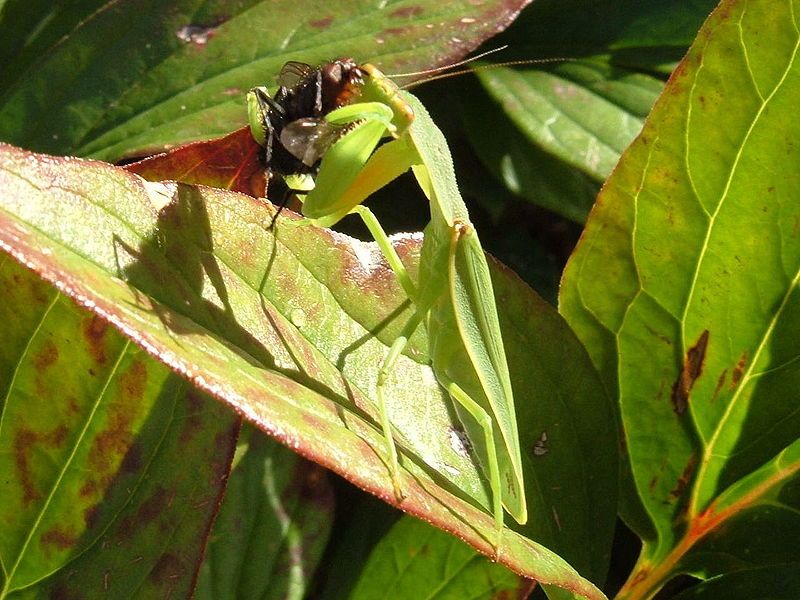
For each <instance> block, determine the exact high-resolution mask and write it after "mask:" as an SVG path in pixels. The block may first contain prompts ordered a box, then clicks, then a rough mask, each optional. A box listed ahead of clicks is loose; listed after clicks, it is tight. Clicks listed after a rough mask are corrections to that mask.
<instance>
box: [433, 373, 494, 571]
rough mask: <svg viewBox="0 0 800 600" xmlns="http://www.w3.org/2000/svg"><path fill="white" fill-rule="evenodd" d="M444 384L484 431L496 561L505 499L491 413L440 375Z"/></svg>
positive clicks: (452, 396)
mask: <svg viewBox="0 0 800 600" xmlns="http://www.w3.org/2000/svg"><path fill="white" fill-rule="evenodd" d="M437 377H438V378H439V379H440V381H441V382H442V384H443V385H444V386H445V388H446V389H447V391H448V392H449V393H450V397H451V398H453V400H455V401H456V402H458V403H459V404H460V405H461V406H462V407H463V408H464V409H465V410H466V411H467V412H468V413H469V414H470V415H472V417H473V418H474V419H475V421H476V422H477V423H478V425H480V427H481V429H482V430H483V435H484V441H485V443H486V451H487V453H488V457H487V458H488V461H487V463H488V464H487V467H488V470H489V485H490V487H491V490H492V514H493V515H494V522H495V526H496V528H497V530H496V537H495V540H494V549H495V560H497V559H499V558H500V542H501V539H502V534H503V498H502V493H501V490H502V488H501V486H500V465H499V462H498V459H497V450H496V449H495V445H494V426H493V424H492V418H491V417H490V416H489V413H487V412H486V410H485V409H484V408H483V407H482V406H481V405H480V404H478V403H477V402H475V400H473V399H472V398H471V397H470V396H469V394H467V392H465V391H464V390H463V388H461V386H459V385H458V384H457V383H455V382H454V381H452V380H450V379H449V378H448V377H447V376H445V375H442V374H438V375H437Z"/></svg>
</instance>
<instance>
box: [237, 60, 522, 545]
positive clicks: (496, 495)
mask: <svg viewBox="0 0 800 600" xmlns="http://www.w3.org/2000/svg"><path fill="white" fill-rule="evenodd" d="M298 65H301V66H298ZM331 65H338V66H337V67H335V69H334V71H336V72H335V74H334V77H333V79H336V81H337V83H338V84H340V85H339V86H338V87H336V88H335V89H336V91H335V92H327V94H328V95H329V96H330V95H333V96H335V98H336V99H335V100H334V101H333V102H331V101H330V98H327V100H328V104H333V105H334V106H335V107H330V106H329V107H326V106H325V101H326V93H325V92H326V89H333V88H332V86H331V85H328V88H326V83H325V77H326V76H327V75H330V73H331ZM336 69H338V71H337V70H336ZM301 72H302V73H304V78H298V77H296V75H297V74H298V73H301ZM282 73H283V74H284V75H285V74H287V73H288V74H289V75H291V77H289V78H288V80H286V81H287V83H289V85H288V86H282V87H281V89H280V90H279V92H278V94H276V97H275V98H274V99H273V98H271V97H270V96H269V94H268V93H267V92H266V90H265V89H264V88H254V89H253V90H251V92H250V93H249V94H248V111H249V117H250V128H251V131H252V133H253V136H254V138H255V139H256V140H257V141H258V142H259V143H260V144H261V145H262V146H264V147H265V151H266V154H267V158H268V162H269V157H270V156H272V155H275V153H284V152H288V154H289V155H290V156H291V157H292V158H291V159H290V160H289V161H288V163H292V164H291V165H289V164H287V161H286V160H285V158H284V159H281V161H280V164H279V165H278V174H279V175H282V176H283V177H284V179H285V181H286V184H287V186H288V187H289V189H290V190H292V191H295V192H298V193H301V194H303V195H304V196H305V197H304V199H303V207H302V212H303V215H304V216H305V218H306V219H307V220H308V221H309V222H310V223H312V224H314V225H317V226H321V227H331V226H333V225H334V224H336V223H337V222H338V221H339V220H340V219H342V218H343V217H345V216H346V215H348V214H351V213H355V214H358V215H359V216H360V217H361V218H362V220H363V221H364V223H365V225H366V226H367V228H368V229H369V231H370V233H371V235H372V236H373V238H374V239H375V241H376V243H377V244H378V247H379V248H380V250H381V252H382V253H383V255H384V257H385V258H386V260H387V262H388V264H389V266H390V267H391V269H392V270H393V272H394V273H395V274H396V276H397V278H398V280H399V282H400V284H401V286H402V288H403V290H404V292H405V293H406V295H407V296H408V298H409V299H410V300H411V301H412V303H413V305H414V308H415V310H414V313H413V315H412V316H411V318H410V319H409V321H408V322H407V323H406V324H405V326H404V327H403V329H402V332H401V334H400V335H399V336H398V337H397V338H396V339H395V340H394V342H393V343H392V344H391V346H390V348H389V351H388V354H387V356H386V358H385V360H384V362H383V364H382V366H381V368H380V371H379V373H378V377H377V383H376V393H375V396H376V400H377V408H378V413H379V415H380V426H381V428H382V430H383V435H384V438H385V443H386V447H385V452H386V457H387V462H388V464H389V470H390V476H391V480H392V484H393V487H394V490H395V495H396V496H397V498H398V500H402V498H403V496H404V494H403V490H402V486H401V484H400V464H399V457H398V451H397V447H396V444H395V439H394V436H393V434H392V424H391V422H390V420H389V416H388V413H387V410H386V402H385V387H386V382H387V379H388V378H389V376H390V374H391V373H392V370H393V368H394V367H395V364H396V362H397V360H398V358H399V357H400V355H401V354H402V353H403V351H404V349H405V347H406V345H407V343H408V340H409V339H410V337H411V335H412V334H413V333H414V331H415V330H416V329H417V328H418V327H419V326H420V325H422V324H424V325H425V326H426V328H427V332H428V340H429V348H428V350H429V357H430V364H431V367H432V369H433V371H434V374H435V375H436V378H437V380H438V382H439V384H440V385H441V386H442V387H443V388H444V389H445V390H446V391H447V393H448V394H449V396H450V398H451V399H452V400H453V401H454V403H455V406H456V408H457V412H458V414H459V418H460V419H461V420H462V422H463V424H464V427H465V429H466V431H467V434H468V435H469V438H470V440H471V442H472V444H473V445H474V447H475V449H476V454H477V457H478V462H479V464H480V466H481V468H482V470H483V471H484V474H485V476H486V477H487V479H488V481H489V485H490V490H491V502H492V514H493V516H494V520H495V523H496V526H497V531H498V539H497V542H496V545H495V547H496V549H497V551H498V552H499V543H500V532H501V531H502V527H503V509H504V508H505V510H506V511H507V512H508V513H509V514H510V515H511V516H512V517H513V518H514V519H515V520H516V521H517V522H519V523H520V524H523V523H525V522H526V521H527V507H526V502H525V492H524V482H523V475H522V461H521V456H520V447H519V436H518V432H517V421H516V416H515V410H514V400H513V393H512V389H511V379H510V376H509V371H508V365H507V362H506V356H505V350H504V346H503V339H502V335H501V332H500V325H499V319H498V315H497V307H496V304H495V299H494V293H493V289H492V283H491V279H490V276H489V267H488V264H487V261H486V256H485V254H484V252H483V249H482V247H481V244H480V241H479V239H478V235H477V233H476V231H475V228H474V226H473V225H472V223H471V222H470V220H469V215H468V213H467V208H466V206H465V204H464V201H463V199H462V198H461V194H460V192H459V190H458V186H457V183H456V179H455V173H454V169H453V162H452V158H451V155H450V150H449V148H448V146H447V142H446V140H445V138H444V135H443V134H442V132H441V131H440V130H439V129H438V128H437V127H436V125H435V124H434V123H433V120H432V119H431V118H430V116H429V115H428V112H427V111H426V110H425V108H424V107H423V106H422V104H421V103H420V102H419V100H417V99H416V98H415V97H414V96H413V95H411V94H410V93H408V92H405V91H402V90H400V89H399V88H398V87H397V85H395V84H394V82H393V81H391V79H389V78H388V77H387V76H386V75H384V74H383V73H381V72H380V71H379V70H378V69H377V68H376V67H374V66H372V65H369V64H366V65H356V64H355V63H354V62H353V61H351V60H349V59H342V60H340V61H335V62H333V63H327V64H326V65H324V66H322V67H320V69H318V70H314V69H312V68H311V67H308V70H305V69H303V68H302V63H287V65H286V66H285V67H284V71H283V72H282ZM328 83H330V82H328ZM292 86H294V87H292ZM334 87H335V86H334ZM387 137H388V138H391V140H390V141H388V142H386V143H384V144H383V145H380V147H378V145H379V143H380V141H381V140H382V139H383V138H387ZM376 148H377V150H376ZM292 161H294V162H292ZM320 161H321V162H320ZM409 169H411V170H412V172H413V173H414V176H415V177H416V179H417V182H418V183H419V185H420V187H421V188H422V190H423V192H424V193H425V195H426V197H427V198H428V200H429V202H430V214H431V219H430V222H429V224H428V225H427V227H426V228H425V232H424V238H423V244H422V251H421V257H420V264H419V273H418V281H417V283H416V284H415V283H414V282H413V281H412V279H411V277H410V276H409V274H408V272H407V271H406V269H405V267H404V266H403V263H402V262H401V260H400V258H399V256H398V254H397V252H396V251H395V249H394V248H393V246H392V244H391V241H390V239H389V237H388V236H387V234H386V233H385V231H384V230H383V228H382V226H381V225H380V223H379V222H378V220H377V219H376V218H375V216H374V215H373V214H372V212H371V211H370V210H369V209H367V208H366V207H364V206H363V205H362V203H363V202H364V201H365V200H366V199H367V197H368V196H369V195H370V194H372V193H373V192H375V191H377V190H378V189H380V188H382V187H383V186H385V185H386V184H388V183H389V182H390V181H392V180H393V179H395V178H396V177H398V176H399V175H401V174H402V173H404V172H405V171H407V170H409ZM317 170H318V171H317ZM315 173H316V175H315Z"/></svg>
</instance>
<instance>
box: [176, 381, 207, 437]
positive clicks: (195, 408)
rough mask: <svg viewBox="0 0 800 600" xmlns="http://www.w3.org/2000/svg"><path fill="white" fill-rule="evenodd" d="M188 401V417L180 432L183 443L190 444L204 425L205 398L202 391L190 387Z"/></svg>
mask: <svg viewBox="0 0 800 600" xmlns="http://www.w3.org/2000/svg"><path fill="white" fill-rule="evenodd" d="M186 402H187V404H188V405H189V406H188V407H187V409H186V419H185V420H184V422H183V428H182V429H181V433H180V438H179V439H180V443H181V444H188V443H189V442H190V441H191V440H192V438H194V436H195V434H196V433H197V432H198V431H200V429H202V427H203V419H202V416H201V411H202V406H203V399H202V398H201V397H200V393H199V392H198V391H197V390H196V389H190V390H189V391H188V392H187V393H186Z"/></svg>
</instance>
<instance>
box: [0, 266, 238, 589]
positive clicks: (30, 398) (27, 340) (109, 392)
mask: <svg viewBox="0 0 800 600" xmlns="http://www.w3.org/2000/svg"><path fill="white" fill-rule="evenodd" d="M0 290H2V292H0V293H2V296H3V299H2V302H0V319H2V321H3V323H4V335H3V336H2V340H0V346H1V347H2V351H1V354H0V397H2V398H3V402H2V404H1V405H0V472H2V473H3V477H2V479H0V490H1V494H2V498H3V502H2V503H0V524H2V526H0V563H2V567H3V570H2V572H3V574H4V578H3V581H2V587H1V588H0V595H2V596H3V597H4V598H6V597H8V598H21V597H52V596H56V597H74V596H75V595H82V594H84V593H90V592H91V593H93V594H95V595H97V596H100V595H102V594H108V595H112V596H114V597H117V598H128V597H132V596H131V593H132V590H138V592H139V593H142V594H145V595H148V594H149V595H152V596H154V597H155V596H162V597H163V596H167V595H170V594H177V595H186V594H188V593H189V592H190V591H191V589H192V585H193V580H194V578H195V576H196V573H197V570H198V568H199V563H200V560H201V557H202V549H203V547H204V546H205V541H206V536H207V535H208V530H209V528H210V525H211V521H212V519H213V517H214V515H215V514H216V510H217V506H218V503H219V499H220V496H221V493H222V490H223V483H224V479H225V474H226V473H227V471H228V468H229V465H230V460H231V457H232V455H233V447H234V443H235V436H236V433H237V431H238V419H237V418H236V417H235V416H234V415H233V414H232V413H231V412H230V411H229V410H227V409H226V408H225V407H223V406H221V405H220V404H218V403H216V402H214V401H213V400H211V399H210V398H208V397H207V396H205V395H204V394H202V393H200V392H198V391H197V390H194V389H192V388H191V387H190V386H188V385H187V384H186V383H185V382H184V381H182V380H181V379H180V378H179V377H177V376H176V375H175V374H174V373H172V372H171V371H170V370H169V369H167V368H166V367H165V366H164V365H162V364H160V363H159V362H157V361H155V360H152V359H151V358H150V357H149V356H148V355H147V354H146V353H144V352H143V351H142V350H141V349H140V348H138V347H137V346H135V345H134V344H132V343H131V341H130V340H129V339H127V338H125V337H123V336H121V335H120V334H119V333H118V332H117V331H116V330H115V329H114V328H112V327H110V326H109V325H108V324H107V323H106V322H105V321H104V320H103V319H101V318H100V317H99V316H98V315H96V314H94V313H92V312H89V311H87V310H85V309H82V308H79V307H77V306H75V304H74V303H73V301H72V300H70V299H69V298H68V297H66V296H65V295H62V294H61V293H59V292H58V291H57V290H56V289H55V288H53V287H52V286H50V285H49V284H47V283H45V282H43V281H42V280H41V279H39V277H38V276H37V275H35V274H33V273H31V272H29V271H27V270H26V269H24V268H23V267H21V266H20V265H18V264H17V263H16V262H15V261H14V260H13V259H12V258H11V257H10V256H9V255H7V254H3V255H2V258H0Z"/></svg>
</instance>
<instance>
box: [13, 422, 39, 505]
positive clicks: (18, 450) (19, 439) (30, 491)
mask: <svg viewBox="0 0 800 600" xmlns="http://www.w3.org/2000/svg"><path fill="white" fill-rule="evenodd" d="M36 440H37V436H36V434H35V433H34V432H33V431H31V430H30V429H19V430H18V431H17V434H16V435H15V436H14V464H15V465H16V467H17V473H18V474H19V482H20V484H21V485H22V501H23V502H24V503H25V504H30V503H31V502H33V501H34V500H38V499H39V498H40V497H41V496H40V494H39V492H38V491H37V490H36V487H35V485H34V483H33V474H32V473H31V464H30V459H31V456H30V453H31V450H32V449H33V445H34V443H35V442H36Z"/></svg>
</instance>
